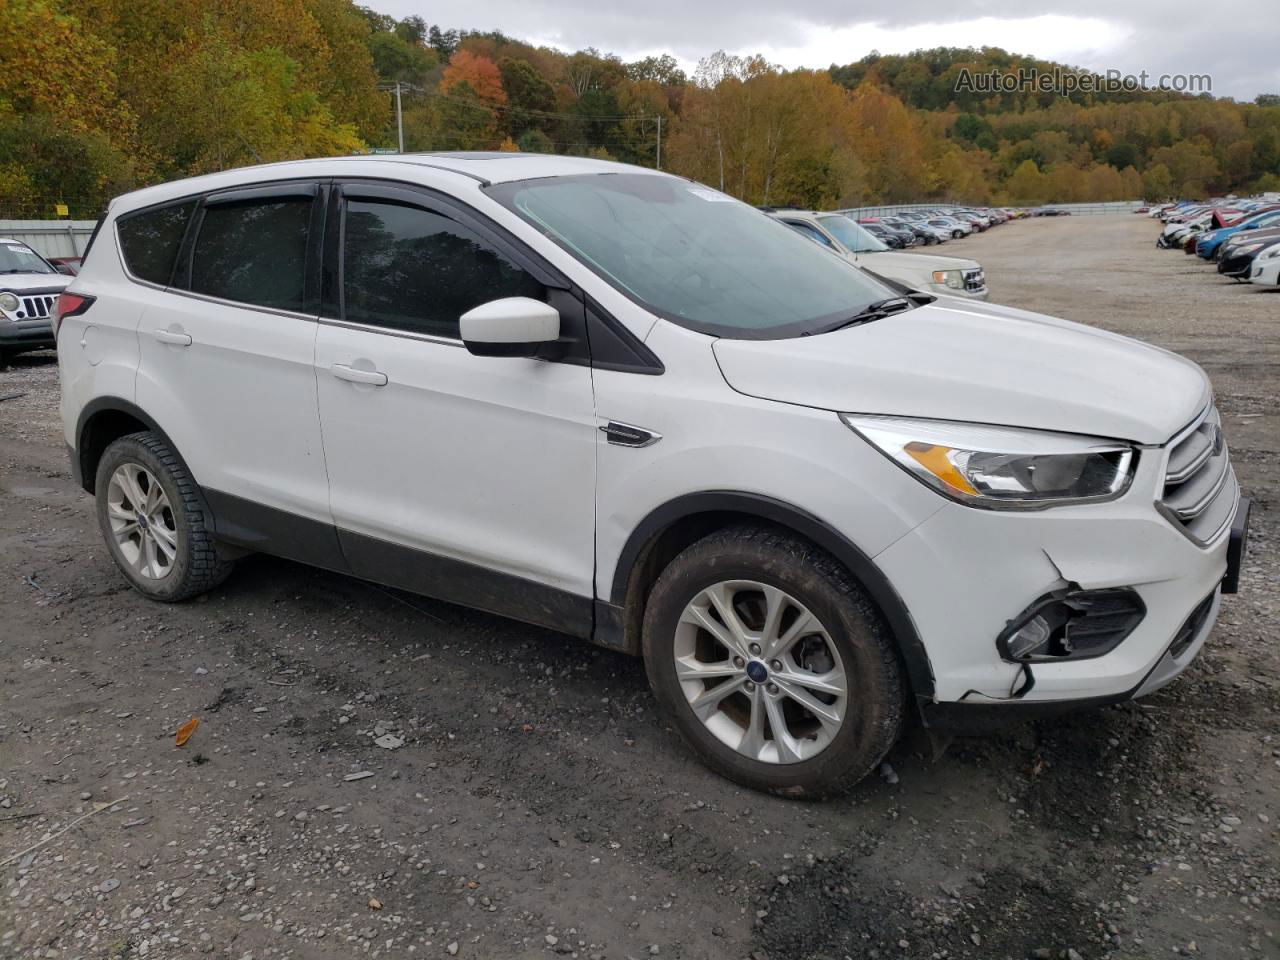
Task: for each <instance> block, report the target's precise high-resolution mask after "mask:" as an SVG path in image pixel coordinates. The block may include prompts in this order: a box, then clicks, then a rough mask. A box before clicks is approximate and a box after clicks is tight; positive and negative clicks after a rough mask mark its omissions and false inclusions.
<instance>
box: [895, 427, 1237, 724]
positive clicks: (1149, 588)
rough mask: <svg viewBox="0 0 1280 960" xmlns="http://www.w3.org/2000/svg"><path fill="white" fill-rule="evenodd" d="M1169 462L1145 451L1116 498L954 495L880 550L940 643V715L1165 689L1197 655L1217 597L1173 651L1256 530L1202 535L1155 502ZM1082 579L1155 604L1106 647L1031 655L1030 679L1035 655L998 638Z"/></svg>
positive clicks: (925, 628) (931, 639) (931, 650)
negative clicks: (961, 500) (1065, 655)
mask: <svg viewBox="0 0 1280 960" xmlns="http://www.w3.org/2000/svg"><path fill="white" fill-rule="evenodd" d="M1152 452H1153V453H1156V454H1159V453H1160V451H1152ZM1163 471H1164V459H1163V457H1162V456H1159V455H1155V456H1150V455H1148V456H1142V457H1140V458H1139V464H1138V472H1137V475H1136V476H1135V478H1134V482H1133V484H1132V486H1131V488H1130V490H1129V492H1128V493H1127V494H1126V495H1125V496H1123V497H1121V498H1120V499H1118V500H1115V501H1113V502H1111V503H1103V504H1092V505H1079V506H1065V507H1057V508H1054V509H1051V510H1044V511H1038V512H1006V511H991V510H980V509H974V508H972V507H967V506H963V505H960V504H948V505H947V506H946V507H944V508H943V509H941V510H939V511H938V512H937V513H935V514H934V515H933V516H931V517H930V518H929V519H928V520H926V521H925V522H924V523H922V524H921V525H920V526H918V527H917V528H915V529H914V530H912V531H911V532H910V533H909V534H907V535H906V536H904V537H903V538H901V539H900V540H898V541H897V542H895V543H894V544H892V545H891V546H890V547H888V548H887V549H886V550H884V551H883V552H882V553H880V554H879V555H878V556H876V557H875V558H874V559H875V562H876V564H877V566H879V567H880V569H881V570H882V571H883V572H884V574H885V575H886V576H887V577H888V578H889V580H890V582H891V583H893V584H894V586H895V588H896V589H897V590H898V592H899V593H900V595H901V597H902V600H903V601H904V603H905V604H906V607H907V609H908V610H909V611H910V612H911V616H912V618H913V620H914V621H915V624H916V627H917V630H918V632H919V634H920V637H921V640H922V641H923V643H924V646H925V649H926V651H927V653H928V656H929V661H930V666H931V668H932V671H933V675H934V687H935V689H934V699H935V700H936V701H938V704H933V705H930V707H929V708H926V715H928V714H929V711H930V709H932V708H933V707H936V706H941V705H945V704H951V705H953V706H956V707H958V706H959V705H964V706H973V705H986V706H989V707H992V708H1005V707H1009V706H1018V707H1019V708H1025V709H1055V708H1056V709H1061V708H1063V707H1075V706H1081V705H1088V704H1091V703H1113V702H1117V701H1119V700H1124V699H1128V698H1130V697H1133V696H1139V695H1142V694H1143V693H1147V692H1150V690H1152V689H1156V687H1157V686H1159V685H1162V684H1163V683H1167V682H1168V681H1169V680H1171V679H1172V678H1173V677H1174V676H1176V675H1177V673H1179V672H1181V670H1182V669H1184V668H1185V667H1186V665H1187V664H1189V663H1190V662H1191V660H1192V659H1194V657H1195V655H1196V653H1197V652H1198V650H1199V649H1200V646H1201V645H1202V644H1203V642H1204V637H1205V636H1207V635H1208V632H1209V630H1210V629H1211V628H1212V625H1213V620H1214V618H1215V617H1216V613H1217V605H1216V602H1215V603H1214V604H1213V605H1212V609H1211V610H1210V611H1209V612H1208V615H1207V616H1206V617H1205V619H1204V621H1203V623H1201V624H1199V625H1198V627H1197V629H1196V636H1195V637H1193V639H1192V641H1191V643H1190V644H1189V645H1186V646H1180V647H1179V648H1178V649H1177V650H1176V651H1175V655H1174V656H1173V657H1172V658H1170V657H1169V653H1170V649H1171V647H1173V646H1175V640H1176V639H1177V638H1178V636H1179V633H1180V631H1183V629H1184V627H1185V626H1186V624H1187V622H1188V620H1189V618H1190V617H1191V616H1192V615H1193V613H1195V611H1196V609H1197V607H1198V606H1199V605H1200V604H1201V603H1202V602H1204V601H1205V599H1206V598H1207V597H1210V596H1215V597H1216V596H1217V594H1218V591H1219V589H1220V585H1222V583H1223V581H1224V577H1226V576H1227V574H1228V572H1229V571H1228V549H1229V546H1230V542H1231V541H1232V539H1233V537H1236V538H1238V537H1239V536H1242V534H1237V533H1236V532H1234V531H1233V530H1232V528H1230V527H1228V528H1224V530H1223V531H1222V532H1221V533H1220V534H1218V535H1217V536H1216V537H1215V538H1214V539H1213V540H1212V541H1211V542H1209V543H1207V544H1200V543H1197V542H1196V541H1194V540H1193V539H1192V538H1190V537H1189V536H1188V535H1187V534H1186V533H1185V532H1184V531H1183V530H1182V529H1180V528H1178V527H1176V526H1175V525H1174V523H1173V522H1171V521H1170V520H1168V519H1166V518H1165V517H1164V516H1163V515H1161V514H1160V513H1159V512H1158V511H1157V510H1156V509H1155V505H1154V502H1153V496H1152V491H1155V490H1157V489H1159V483H1160V481H1161V480H1162V478H1163ZM1232 483H1234V480H1233V481H1232ZM1235 496H1236V498H1237V500H1236V505H1235V507H1234V511H1235V518H1236V523H1237V525H1238V524H1240V523H1242V522H1246V521H1247V514H1248V501H1241V500H1239V499H1238V493H1236V495H1235ZM1238 565H1239V560H1238V559H1237V560H1236V561H1235V566H1236V568H1237V569H1238ZM1068 587H1078V588H1080V589H1083V590H1105V589H1108V588H1116V587H1128V588H1131V589H1132V590H1133V591H1135V592H1136V593H1137V594H1138V596H1139V597H1140V598H1141V601H1142V603H1143V605H1144V606H1145V608H1146V615H1145V616H1144V617H1143V619H1142V621H1141V622H1140V623H1139V624H1138V626H1137V627H1136V628H1134V630H1133V632H1132V633H1130V634H1129V635H1128V636H1127V637H1126V638H1125V639H1124V640H1123V642H1121V643H1120V644H1119V645H1118V646H1117V647H1116V648H1115V649H1114V650H1112V651H1110V652H1109V653H1106V654H1104V655H1102V656H1098V657H1095V658H1093V659H1077V660H1072V659H1063V660H1057V661H1051V662H1037V663H1034V664H1031V665H1030V668H1029V669H1030V670H1031V671H1032V673H1033V674H1034V681H1035V682H1034V684H1032V685H1031V686H1030V688H1029V689H1028V688H1027V686H1026V679H1027V678H1026V675H1025V671H1026V669H1027V667H1025V666H1024V665H1023V664H1019V663H1012V662H1009V661H1007V660H1004V659H1003V658H1002V657H1001V656H1000V653H999V651H998V650H997V648H996V644H995V639H996V637H997V636H998V635H999V634H1000V633H1001V631H1002V630H1003V629H1004V628H1005V627H1006V626H1007V625H1008V623H1009V621H1010V620H1011V619H1012V618H1014V617H1016V616H1017V615H1018V614H1019V613H1020V612H1021V611H1023V610H1025V609H1027V608H1028V607H1029V606H1030V605H1031V604H1032V603H1034V602H1035V601H1036V600H1037V599H1038V598H1041V597H1043V596H1045V595H1046V594H1048V593H1050V592H1052V591H1055V590H1062V589H1066V588H1068ZM1184 639H1185V638H1184ZM934 712H935V713H936V710H935V711H934Z"/></svg>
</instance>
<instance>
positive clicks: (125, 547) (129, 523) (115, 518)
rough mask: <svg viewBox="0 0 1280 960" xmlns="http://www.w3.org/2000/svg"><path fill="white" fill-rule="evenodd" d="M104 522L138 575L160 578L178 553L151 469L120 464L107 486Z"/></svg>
mask: <svg viewBox="0 0 1280 960" xmlns="http://www.w3.org/2000/svg"><path fill="white" fill-rule="evenodd" d="M107 522H108V524H109V525H110V527H111V535H112V537H114V539H115V542H116V547H117V549H119V551H120V555H121V556H122V557H123V558H124V560H125V563H126V564H128V565H129V567H131V568H132V569H133V570H134V571H135V572H136V573H137V574H138V575H139V576H141V577H145V578H146V579H148V580H163V579H164V578H165V577H167V576H168V575H169V573H170V572H171V571H172V570H173V563H174V560H175V559H176V558H177V555H178V528H177V524H176V523H175V521H174V516H173V508H172V507H171V506H170V504H169V497H168V496H167V495H166V494H165V492H164V488H163V487H161V486H160V482H159V481H158V480H156V478H155V476H154V475H153V474H152V473H151V471H149V470H147V468H146V467H143V466H140V465H139V464H136V463H125V464H121V465H120V466H119V467H117V468H116V470H115V472H114V473H113V474H111V482H110V483H109V484H108V486H107Z"/></svg>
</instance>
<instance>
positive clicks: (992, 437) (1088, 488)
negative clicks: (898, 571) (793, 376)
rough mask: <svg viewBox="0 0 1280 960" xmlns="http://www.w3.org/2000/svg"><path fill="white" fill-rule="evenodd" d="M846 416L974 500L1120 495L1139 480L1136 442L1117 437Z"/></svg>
mask: <svg viewBox="0 0 1280 960" xmlns="http://www.w3.org/2000/svg"><path fill="white" fill-rule="evenodd" d="M840 419H841V420H843V421H844V423H845V425H846V426H848V427H849V428H851V429H852V430H853V431H854V432H855V433H857V434H858V435H859V436H861V437H863V438H864V439H865V440H867V441H868V442H869V443H871V444H872V445H873V446H875V447H876V448H877V449H879V450H880V452H881V453H883V454H885V456H887V457H889V458H890V459H891V460H893V461H894V462H895V463H897V464H898V465H899V466H901V467H902V468H903V469H904V470H906V471H907V472H908V473H910V474H911V475H912V476H914V477H916V478H917V479H918V480H920V481H921V482H923V483H926V484H928V485H929V486H931V487H933V488H934V489H935V490H937V491H938V492H939V493H942V494H944V495H946V496H948V497H950V498H951V499H953V500H958V501H960V502H961V503H964V504H968V505H969V506H973V507H987V508H992V509H997V510H1036V509H1040V508H1043V507H1050V506H1056V505H1060V504H1064V503H1079V502H1092V501H1100V500H1113V499H1115V498H1116V497H1118V496H1120V495H1121V494H1123V493H1124V492H1125V490H1127V489H1128V488H1129V483H1130V481H1131V480H1132V479H1133V468H1134V464H1135V457H1134V451H1133V448H1132V447H1131V446H1129V445H1128V444H1125V443H1118V442H1116V441H1114V440H1103V439H1100V438H1097V437H1083V436H1077V435H1076V434H1070V433H1050V432H1047V431H1040V430H1018V429H1014V428H1009V427H992V426H987V425H985V424H977V423H953V422H951V421H946V420H915V419H909V418H905V417H879V416H863V415H859V414H841V416H840Z"/></svg>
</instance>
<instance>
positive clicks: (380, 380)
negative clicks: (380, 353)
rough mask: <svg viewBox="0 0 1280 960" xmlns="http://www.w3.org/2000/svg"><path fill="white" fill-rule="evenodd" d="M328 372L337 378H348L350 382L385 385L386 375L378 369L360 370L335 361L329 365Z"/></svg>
mask: <svg viewBox="0 0 1280 960" xmlns="http://www.w3.org/2000/svg"><path fill="white" fill-rule="evenodd" d="M329 372H330V373H332V374H333V375H334V376H335V377H337V378H338V379H339V380H350V381H351V382H352V383H367V384H369V385H371V386H374V387H385V386H386V385H387V375H386V374H385V373H383V372H382V371H380V370H361V369H360V368H359V367H351V366H348V365H347V364H345V363H335V364H333V365H332V366H331V367H329Z"/></svg>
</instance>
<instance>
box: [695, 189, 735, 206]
mask: <svg viewBox="0 0 1280 960" xmlns="http://www.w3.org/2000/svg"><path fill="white" fill-rule="evenodd" d="M689 192H690V193H692V194H693V195H694V196H695V197H701V198H702V199H703V200H710V201H711V202H712V203H733V197H731V196H729V195H728V194H725V193H721V192H720V191H719V190H711V189H708V188H707V187H689Z"/></svg>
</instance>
